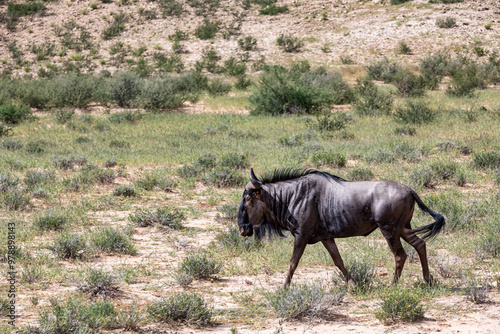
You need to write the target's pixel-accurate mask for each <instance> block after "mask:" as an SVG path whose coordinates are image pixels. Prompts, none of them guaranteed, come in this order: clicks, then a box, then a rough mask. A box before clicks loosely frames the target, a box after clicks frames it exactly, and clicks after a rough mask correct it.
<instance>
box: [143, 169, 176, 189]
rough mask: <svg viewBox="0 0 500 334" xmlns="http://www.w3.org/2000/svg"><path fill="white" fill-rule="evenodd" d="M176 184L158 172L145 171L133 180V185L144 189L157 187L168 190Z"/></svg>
mask: <svg viewBox="0 0 500 334" xmlns="http://www.w3.org/2000/svg"><path fill="white" fill-rule="evenodd" d="M176 186H177V183H176V182H175V181H174V180H172V179H171V178H169V177H166V176H164V175H162V174H161V173H159V172H149V173H145V174H144V175H143V176H142V177H141V178H140V179H138V180H136V181H135V187H136V188H140V189H144V190H153V189H159V190H163V191H166V192H170V191H172V189H173V188H175V187H176Z"/></svg>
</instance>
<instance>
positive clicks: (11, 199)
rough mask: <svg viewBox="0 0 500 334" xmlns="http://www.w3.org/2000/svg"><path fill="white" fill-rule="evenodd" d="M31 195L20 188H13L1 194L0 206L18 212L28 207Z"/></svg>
mask: <svg viewBox="0 0 500 334" xmlns="http://www.w3.org/2000/svg"><path fill="white" fill-rule="evenodd" d="M30 199H31V195H30V194H29V193H26V192H25V190H24V189H22V188H20V187H11V188H9V189H8V190H7V191H5V192H3V193H1V194H0V205H1V206H3V207H4V208H6V209H7V210H10V211H18V210H22V209H24V208H25V207H26V206H28V204H29V201H30Z"/></svg>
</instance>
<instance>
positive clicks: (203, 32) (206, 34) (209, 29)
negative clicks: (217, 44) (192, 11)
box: [194, 18, 220, 39]
mask: <svg viewBox="0 0 500 334" xmlns="http://www.w3.org/2000/svg"><path fill="white" fill-rule="evenodd" d="M219 25H220V24H219V22H212V21H210V20H209V19H207V18H205V19H203V23H202V24H200V25H199V26H198V27H197V28H196V29H195V31H194V35H195V36H196V37H198V38H199V39H211V38H214V37H215V34H217V32H218V31H219Z"/></svg>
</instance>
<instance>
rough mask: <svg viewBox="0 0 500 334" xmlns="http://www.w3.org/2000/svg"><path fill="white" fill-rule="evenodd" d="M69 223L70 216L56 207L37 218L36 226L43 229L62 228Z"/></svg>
mask: <svg viewBox="0 0 500 334" xmlns="http://www.w3.org/2000/svg"><path fill="white" fill-rule="evenodd" d="M68 223H69V218H68V216H67V215H66V214H65V213H63V212H57V211H55V210H54V209H49V210H48V211H46V212H44V213H43V214H41V215H40V216H39V217H37V218H36V219H35V226H37V227H38V228H39V229H41V230H60V229H63V228H64V227H65V226H66V225H68Z"/></svg>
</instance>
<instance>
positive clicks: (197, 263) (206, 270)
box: [179, 253, 222, 280]
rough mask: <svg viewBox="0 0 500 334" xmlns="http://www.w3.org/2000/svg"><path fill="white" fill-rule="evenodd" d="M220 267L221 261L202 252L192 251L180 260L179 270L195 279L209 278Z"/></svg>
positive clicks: (216, 272) (219, 269) (218, 270)
mask: <svg viewBox="0 0 500 334" xmlns="http://www.w3.org/2000/svg"><path fill="white" fill-rule="evenodd" d="M221 269H222V263H220V262H219V261H217V260H215V259H212V258H210V257H208V255H207V254H204V253H193V254H191V255H188V256H187V257H186V258H184V260H182V262H181V264H180V267H179V271H182V272H184V273H186V274H189V275H191V276H192V277H193V278H196V279H206V280H208V279H211V278H213V277H214V275H217V274H218V273H219V272H220V271H221Z"/></svg>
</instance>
